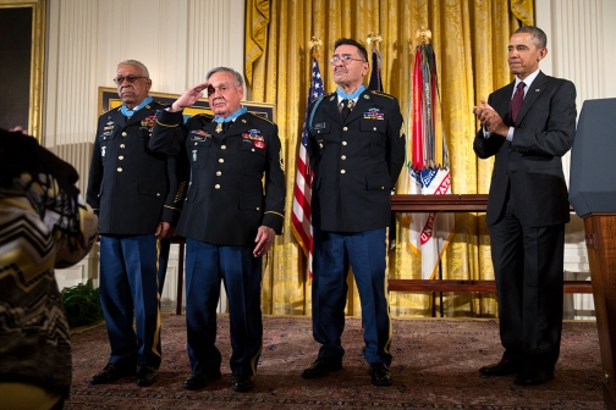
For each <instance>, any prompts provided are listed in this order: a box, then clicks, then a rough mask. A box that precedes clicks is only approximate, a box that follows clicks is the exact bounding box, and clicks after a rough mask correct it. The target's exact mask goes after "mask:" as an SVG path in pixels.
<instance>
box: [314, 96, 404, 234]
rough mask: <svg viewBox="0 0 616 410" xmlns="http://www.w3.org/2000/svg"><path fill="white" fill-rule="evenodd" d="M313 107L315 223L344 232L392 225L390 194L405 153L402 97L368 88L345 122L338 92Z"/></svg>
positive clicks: (321, 226) (321, 227) (331, 230)
mask: <svg viewBox="0 0 616 410" xmlns="http://www.w3.org/2000/svg"><path fill="white" fill-rule="evenodd" d="M315 108H316V109H315ZM309 112H310V113H311V114H310V117H309V124H308V130H309V138H308V153H309V156H310V164H311V166H312V170H313V171H314V180H313V183H312V224H313V226H315V227H316V228H319V229H321V230H322V231H329V232H341V233H354V232H362V231H368V230H372V229H378V228H385V227H387V226H389V224H390V221H391V202H390V195H391V191H392V189H393V188H394V187H395V184H396V180H397V179H398V175H399V174H400V170H401V169H402V165H403V164H404V157H405V151H404V146H405V138H404V135H403V134H402V132H401V127H402V115H401V114H400V106H399V105H398V101H397V100H396V99H395V98H394V97H392V96H390V95H388V94H384V93H381V92H377V91H369V90H366V91H364V92H363V93H362V94H361V95H360V96H359V98H358V100H357V103H356V104H355V107H354V108H353V110H352V111H351V113H350V114H349V115H348V117H347V118H346V120H344V121H343V120H342V117H341V115H340V112H339V109H338V97H337V95H336V94H335V93H334V94H329V95H325V96H323V97H322V98H321V99H320V100H317V101H316V102H315V103H313V105H312V106H311V107H310V111H309Z"/></svg>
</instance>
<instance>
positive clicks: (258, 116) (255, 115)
mask: <svg viewBox="0 0 616 410" xmlns="http://www.w3.org/2000/svg"><path fill="white" fill-rule="evenodd" d="M248 114H250V115H252V116H253V117H255V118H258V119H260V120H263V121H265V122H269V123H270V124H272V125H276V123H275V122H274V121H272V120H270V119H269V118H265V117H263V116H261V115H259V114H255V113H254V112H248Z"/></svg>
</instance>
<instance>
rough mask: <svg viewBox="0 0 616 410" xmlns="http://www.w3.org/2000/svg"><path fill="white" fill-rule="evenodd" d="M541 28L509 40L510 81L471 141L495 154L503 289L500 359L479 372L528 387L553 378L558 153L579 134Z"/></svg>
mask: <svg viewBox="0 0 616 410" xmlns="http://www.w3.org/2000/svg"><path fill="white" fill-rule="evenodd" d="M546 42H547V39H546V36H545V33H544V32H543V31H542V30H541V29H539V28H537V27H521V28H520V29H518V30H517V31H516V32H515V33H514V34H513V36H512V37H511V41H510V43H509V67H510V69H511V72H512V73H513V74H515V76H516V79H515V81H514V82H513V83H511V84H509V85H507V86H505V87H503V88H501V89H499V90H497V91H495V92H494V93H492V94H491V95H490V97H489V99H488V102H487V103H486V101H485V100H482V101H481V105H480V106H477V107H475V108H474V109H473V112H474V114H475V115H476V116H477V118H478V119H479V120H480V122H481V125H482V128H481V129H480V130H479V132H478V133H477V136H476V137H475V141H474V144H473V148H474V150H475V153H476V154H477V156H478V157H480V158H488V157H491V156H492V155H495V156H496V159H495V162H494V171H493V173H492V182H491V184H490V196H489V200H488V210H487V216H486V222H487V223H488V228H489V232H490V240H491V246H492V261H493V263H494V274H495V277H496V286H497V292H498V307H499V317H500V335H501V342H502V344H503V347H504V348H505V353H504V354H503V357H502V359H501V360H500V361H499V362H498V363H496V364H493V365H489V366H485V367H482V368H481V369H480V370H479V371H480V373H481V374H482V375H483V376H503V375H508V374H513V373H517V377H516V379H515V383H516V384H518V385H522V386H527V385H536V384H543V383H546V382H548V381H549V380H551V379H553V378H554V366H555V364H556V361H557V360H558V356H559V352H560V338H561V329H562V314H563V296H562V294H563V253H564V239H565V238H564V230H565V223H567V222H568V221H569V203H568V200H567V186H566V184H565V178H564V175H563V171H562V163H561V157H562V156H563V155H564V154H565V153H566V152H567V151H569V149H570V148H571V142H572V139H573V134H574V132H575V120H576V108H575V96H576V94H575V87H574V85H573V83H571V82H570V81H567V80H563V79H559V78H553V77H548V76H546V75H545V74H543V73H542V72H541V71H540V70H539V62H540V61H541V60H542V59H543V58H544V57H545V56H546V55H547V48H546Z"/></svg>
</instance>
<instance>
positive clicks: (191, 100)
mask: <svg viewBox="0 0 616 410" xmlns="http://www.w3.org/2000/svg"><path fill="white" fill-rule="evenodd" d="M209 85H210V83H209V82H208V81H206V82H204V83H200V84H197V85H194V86H192V87H190V88H189V89H188V90H186V91H184V94H182V95H181V96H180V98H178V99H177V100H175V101H174V102H173V104H171V107H170V108H169V111H171V112H178V111H182V110H183V109H184V108H186V107H190V106H191V105H194V104H195V103H196V102H197V101H198V100H199V99H200V98H202V97H203V90H205V89H206V88H208V87H209Z"/></svg>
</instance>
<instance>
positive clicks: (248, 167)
mask: <svg viewBox="0 0 616 410" xmlns="http://www.w3.org/2000/svg"><path fill="white" fill-rule="evenodd" d="M203 90H207V92H208V99H209V103H210V107H211V108H212V111H213V112H214V114H215V117H214V119H212V117H211V116H207V115H196V116H194V117H193V118H191V119H190V120H188V122H187V123H186V124H185V125H183V124H182V110H183V109H184V108H185V107H189V106H191V105H193V104H195V102H196V101H197V100H198V99H199V98H201V97H202V96H203ZM243 96H244V88H243V85H242V76H241V74H239V73H238V72H236V71H235V70H233V69H231V68H227V67H218V68H214V69H212V70H210V72H209V73H208V74H207V81H206V82H204V83H201V84H197V85H195V86H194V87H191V88H189V89H188V90H186V91H185V92H184V94H183V95H182V96H181V97H180V98H178V99H177V100H176V101H175V102H174V103H173V104H172V105H171V107H169V108H168V109H167V110H165V111H162V112H161V113H160V115H159V117H158V123H157V125H156V127H155V128H154V135H153V137H152V139H151V140H150V148H152V149H153V150H155V151H158V152H163V153H167V154H171V155H178V154H180V153H181V152H185V153H186V154H185V155H187V156H188V160H189V162H190V164H191V182H190V185H189V188H188V193H187V198H186V203H185V205H184V212H183V214H182V216H181V218H180V221H179V223H178V234H180V235H182V236H185V237H186V293H187V296H186V322H187V331H188V356H189V358H190V363H191V367H192V374H191V375H190V376H189V377H188V378H187V379H186V380H185V381H184V383H183V387H184V388H185V389H187V390H195V389H199V388H202V387H204V386H205V385H206V384H208V383H210V382H212V381H214V380H217V379H219V378H220V377H221V372H220V365H221V360H222V359H221V355H220V352H219V351H218V349H217V348H216V346H215V341H216V305H217V304H218V299H219V296H220V281H221V280H222V281H223V283H224V285H225V289H226V291H227V295H228V297H229V306H230V322H231V329H230V333H231V346H232V347H233V354H232V356H231V361H230V365H231V371H232V373H233V380H232V383H231V387H232V389H233V390H234V391H238V392H244V391H248V390H250V389H252V388H253V387H254V384H255V383H254V375H255V374H256V367H257V362H258V360H259V355H260V353H261V348H262V338H263V324H262V320H261V304H260V295H261V256H262V255H264V254H265V253H267V252H268V250H269V249H270V247H271V246H272V244H273V242H274V235H275V233H280V232H281V230H282V225H283V221H284V201H285V178H284V170H283V164H282V157H281V144H280V140H279V138H278V127H277V126H276V124H274V123H272V122H271V121H268V120H266V119H264V118H261V117H259V116H256V115H253V114H251V113H248V112H247V110H246V108H245V107H242V106H241V100H242V97H243ZM264 175H265V178H264V181H265V186H263V183H262V179H263V176H264Z"/></svg>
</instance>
